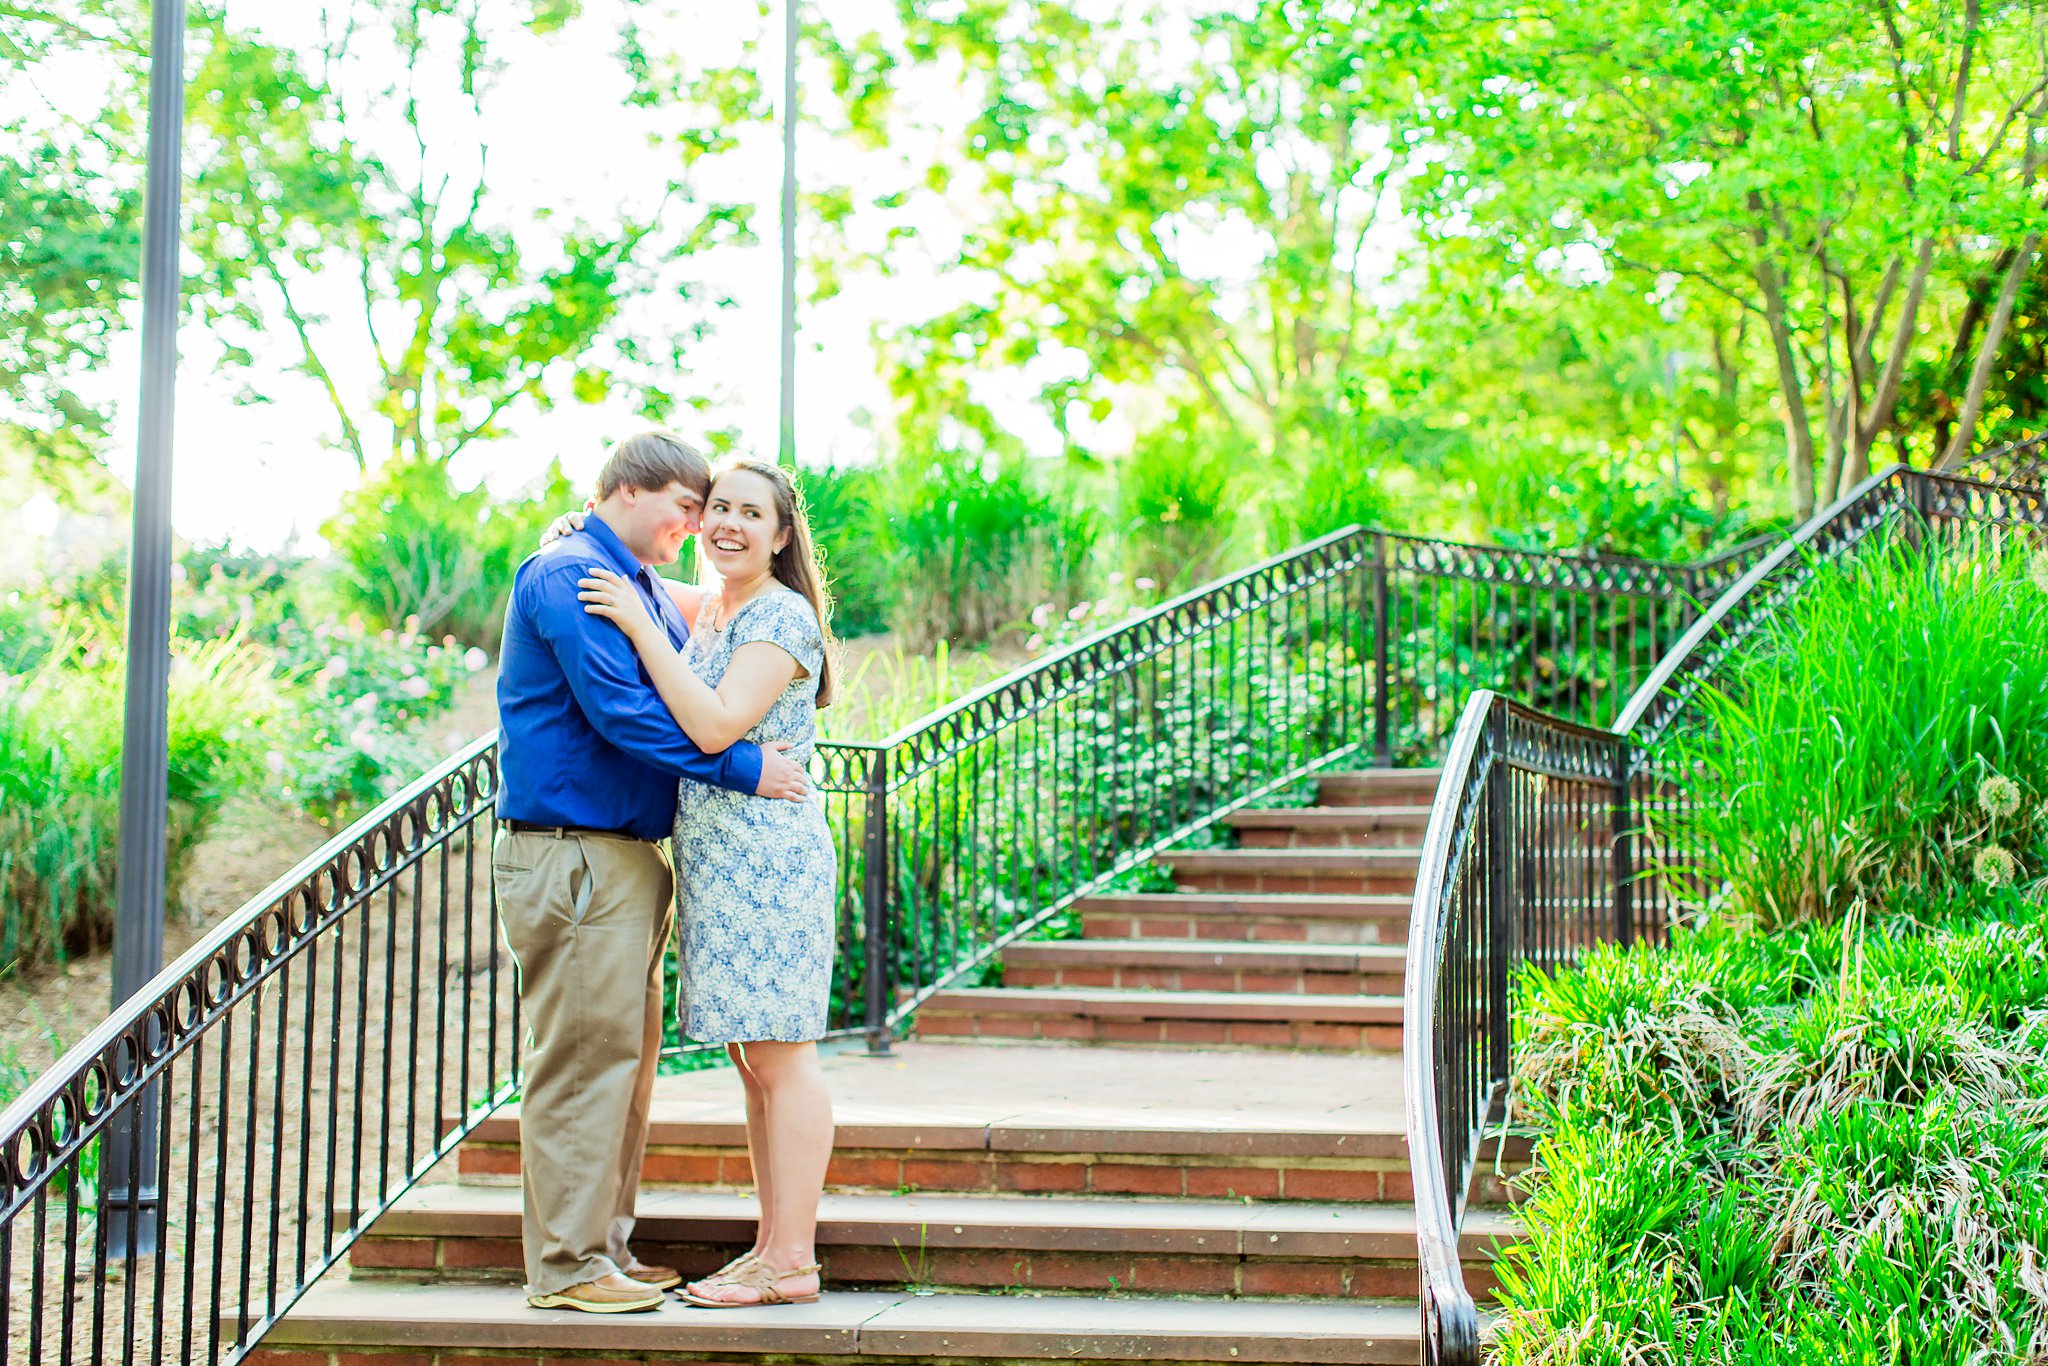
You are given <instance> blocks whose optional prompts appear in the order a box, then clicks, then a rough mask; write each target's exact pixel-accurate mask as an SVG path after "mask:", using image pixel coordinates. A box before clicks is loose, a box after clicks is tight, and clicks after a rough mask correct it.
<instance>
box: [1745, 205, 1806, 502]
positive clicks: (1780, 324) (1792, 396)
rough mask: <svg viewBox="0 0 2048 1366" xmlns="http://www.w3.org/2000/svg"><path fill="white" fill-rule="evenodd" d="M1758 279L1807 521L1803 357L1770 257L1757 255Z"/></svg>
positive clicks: (1794, 482) (1795, 495)
mask: <svg viewBox="0 0 2048 1366" xmlns="http://www.w3.org/2000/svg"><path fill="white" fill-rule="evenodd" d="M1760 235H1761V234H1759V236H1760ZM1758 245H1759V246H1761V245H1762V243H1761V242H1759V244H1758ZM1756 282H1757V285H1758V286H1759V287H1760V288H1761V289H1762V290H1763V294H1764V320H1765V321H1766V322H1767V323H1769V324H1770V329H1771V352H1772V354H1773V355H1774V356H1775V357H1776V358H1777V363H1778V397H1779V398H1780V399H1781V400H1783V402H1784V405H1785V407H1784V414H1785V461H1786V465H1787V467H1788V468H1787V475H1788V482H1789V484H1790V486H1791V489H1792V515H1793V516H1795V517H1797V518H1798V519H1799V520H1800V521H1802V522H1803V521H1805V520H1806V519H1807V518H1809V517H1811V516H1813V496H1814V488H1813V424H1812V422H1811V421H1810V420H1809V419H1808V418H1807V415H1806V391H1805V387H1804V386H1803V385H1802V384H1801V383H1800V380H1799V358H1798V357H1797V356H1796V355H1794V354H1793V351H1792V326H1791V324H1790V323H1789V322H1788V321H1787V320H1786V317H1785V291H1784V290H1783V288H1781V287H1780V285H1779V283H1778V269H1777V267H1776V266H1775V265H1773V264H1772V262H1771V259H1770V257H1768V256H1764V255H1759V256H1758V257H1757V262H1756Z"/></svg>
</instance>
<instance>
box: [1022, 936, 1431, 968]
mask: <svg viewBox="0 0 2048 1366" xmlns="http://www.w3.org/2000/svg"><path fill="white" fill-rule="evenodd" d="M1407 956H1408V951H1407V949H1406V948H1404V947H1402V946H1400V945H1392V944H1309V943H1300V944H1296V943H1281V944H1275V943H1273V942H1271V941H1265V942H1261V941H1259V940H1252V939H1244V940H1233V939H1041V940H1026V941H1023V942H1020V943H1015V944H1011V945H1010V946H1009V947H1008V948H1005V949H1004V950H1003V964H1004V966H1005V967H1033V968H1042V967H1094V966H1097V965H1098V963H1097V960H1099V959H1104V958H1108V959H1113V960H1115V964H1116V966H1119V967H1175V968H1191V969H1203V968H1207V969H1210V970H1214V971H1228V970H1239V971H1246V972H1343V973H1386V972H1399V971H1401V970H1402V969H1403V968H1404V967H1405V966H1406V964H1407Z"/></svg>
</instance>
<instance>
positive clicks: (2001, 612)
mask: <svg viewBox="0 0 2048 1366" xmlns="http://www.w3.org/2000/svg"><path fill="white" fill-rule="evenodd" d="M1814 574H1815V577H1814V580H1813V582H1812V583H1811V584H1810V585H1809V586H1808V588H1807V590H1806V592H1805V593H1804V595H1803V596H1802V597H1801V598H1800V599H1799V600H1798V601H1797V602H1796V603H1795V604H1794V605H1793V606H1792V607H1791V609H1790V610H1788V611H1787V612H1785V613H1784V614H1783V615H1782V617H1781V618H1780V619H1777V620H1775V621H1773V622H1772V623H1770V624H1768V625H1767V626H1766V627H1765V628H1764V629H1763V630H1762V632H1760V634H1759V637H1758V638H1757V639H1755V640H1753V641H1751V642H1749V643H1748V644H1747V645H1746V646H1745V653H1744V655H1743V656H1742V658H1741V659H1740V660H1739V661H1738V662H1737V663H1736V664H1735V665H1734V666H1733V667H1732V668H1731V670H1730V671H1729V672H1728V673H1727V674H1726V675H1725V676H1724V677H1722V678H1721V679H1719V680H1718V686H1717V687H1714V688H1711V689H1709V690H1707V691H1706V692H1705V693H1704V694H1703V703H1702V710H1703V713H1704V724H1703V725H1701V726H1700V727H1698V728H1697V729H1694V730H1692V731H1689V732H1687V733H1684V734H1681V735H1679V736H1677V737H1675V738H1674V739H1673V740H1672V741H1671V742H1670V744H1669V745H1668V747H1667V750H1666V752H1665V753H1664V754H1663V755H1662V756H1661V758H1662V760H1663V762H1664V764H1665V766H1666V768H1667V769H1668V770H1669V771H1672V772H1676V773H1683V774H1686V775H1687V776H1688V787H1689V788H1690V790H1691V792H1692V795H1693V797H1694V798H1695V800H1694V802H1693V803H1692V804H1691V805H1690V806H1689V807H1688V808H1687V809H1685V810H1684V811H1682V812H1679V813H1677V814H1675V815H1673V816H1670V817H1667V818H1666V819H1667V820H1669V821H1671V822H1672V823H1673V824H1674V825H1676V826H1677V827H1678V828H1677V829H1674V830H1673V831H1672V832H1671V833H1672V835H1673V837H1674V838H1675V839H1676V840H1677V841H1678V843H1677V846H1676V847H1697V848H1699V849H1700V850H1701V851H1702V854H1703V862H1704V872H1705V873H1706V874H1707V877H1706V879H1705V880H1706V883H1707V885H1710V886H1715V887H1723V888H1725V904H1726V906H1727V907H1728V909H1729V910H1730V911H1731V912H1732V913H1733V914H1735V915H1736V916H1738V917H1741V918H1746V919H1747V920H1749V921H1751V922H1752V923H1754V924H1755V925H1756V926H1758V927H1759V928H1763V929H1771V928H1774V927H1777V926H1781V925H1786V924H1791V923H1795V922H1798V921H1802V920H1823V921H1831V920H1834V919H1835V918H1837V917H1839V916H1841V915H1842V914H1844V913H1845V912H1846V911H1847V910H1848V908H1849V907H1850V906H1851V905H1852V904H1853V903H1855V902H1856V901H1858V900H1859V899H1861V900H1864V901H1866V902H1868V903H1870V904H1872V905H1874V906H1878V907H1882V906H1883V905H1884V903H1885V902H1886V900H1887V898H1889V897H1891V896H1892V895H1894V894H1895V893H1896V892H1898V891H1899V890H1900V889H1904V888H1910V887H1919V886H1930V885H1939V884H1945V883H1951V882H1957V881H1974V882H1977V883H1979V884H1982V885H1983V886H1986V887H1998V886H2005V885H2016V886H2021V887H2026V886H2029V885H2032V884H2034V883H2037V882H2039V881H2041V880H2042V879H2043V877H2044V876H2048V817H2044V815H2043V811H2044V803H2048V611H2043V610H2042V607H2041V598H2040V593H2039V590H2038V589H2037V588H2036V586H2035V585H2034V584H2033V583H2031V582H2030V581H2029V575H2030V566H2029V559H2028V557H2027V556H2026V555H2024V554H2021V553H2017V552H2014V553H2007V554H2004V555H1998V554H1991V553H1986V554H1981V555H1972V554H1951V555H1948V556H1946V557H1936V556H1931V555H1930V554H1929V553H1927V552H1923V551H1921V550H1917V549H1914V548H1912V547H1910V546H1907V545H1903V544H1901V545H1896V546H1892V547H1890V548H1887V549H1883V550H1878V551H1872V552H1869V553H1866V554H1865V555H1864V556H1863V557H1861V558H1860V559H1857V560H1855V561H1853V562H1851V563H1849V564H1848V565H1846V566H1838V565H1823V566H1819V567H1817V568H1816V569H1815V571H1814Z"/></svg>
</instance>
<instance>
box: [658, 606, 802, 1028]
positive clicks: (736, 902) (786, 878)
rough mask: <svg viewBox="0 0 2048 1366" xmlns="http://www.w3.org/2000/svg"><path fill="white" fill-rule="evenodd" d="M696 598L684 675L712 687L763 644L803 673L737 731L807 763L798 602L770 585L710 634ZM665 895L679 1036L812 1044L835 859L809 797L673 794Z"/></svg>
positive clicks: (690, 788) (694, 788)
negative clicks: (675, 959) (670, 907)
mask: <svg viewBox="0 0 2048 1366" xmlns="http://www.w3.org/2000/svg"><path fill="white" fill-rule="evenodd" d="M717 603H718V598H717V596H716V594H712V593H707V594H706V595H705V603H704V608H703V610H702V612H701V613H700V614H699V617H698V626H697V628H696V629H695V630H694V631H692V632H691V634H690V641H689V644H688V645H687V646H686V647H684V658H685V659H686V660H687V661H688V662H689V665H690V668H691V670H692V671H693V672H695V673H696V675H697V676H698V677H699V678H701V679H703V680H704V681H705V682H706V683H708V684H710V685H711V686H712V687H714V688H716V687H717V686H718V684H719V680H721V679H723V678H724V677H725V671H726V669H727V668H728V667H729V666H730V665H731V663H732V656H733V651H735V650H737V649H738V648H739V647H740V646H742V645H745V644H748V643H750V642H753V641H768V642H769V643H771V644H773V645H776V646H779V647H780V648H782V649H784V650H786V651H788V652H789V654H790V655H791V657H793V658H794V659H795V660H796V661H797V662H798V663H799V664H801V665H803V667H804V668H805V669H806V670H807V671H808V672H807V673H806V674H805V676H803V677H801V678H798V679H795V680H793V681H792V682H791V683H790V685H789V687H788V688H786V689H784V690H783V693H782V696H780V697H778V698H776V699H775V704H774V705H773V706H771V707H770V708H768V714H767V715H766V716H763V717H762V718H761V720H760V723H759V724H758V725H756V726H755V727H754V728H753V729H752V730H750V731H748V732H747V734H746V738H747V739H749V740H752V741H754V742H755V743H757V744H766V743H768V742H769V741H771V740H787V741H788V742H789V744H790V748H789V757H790V759H791V760H793V761H794V762H796V763H798V764H808V763H809V762H810V758H811V751H812V749H813V748H814V747H815V745H816V742H817V735H818V730H817V715H818V712H817V695H818V671H819V669H820V668H821V667H822V666H823V664H824V658H825V638H824V632H823V631H822V630H821V629H820V628H819V625H818V618H817V616H816V614H815V613H813V612H812V611H811V605H810V603H808V602H806V601H805V600H804V598H803V596H802V595H801V594H798V593H795V592H792V591H791V590H790V589H788V588H786V587H784V586H783V585H781V584H779V583H773V582H771V583H770V584H769V585H768V587H766V588H764V589H763V590H762V591H761V592H760V593H759V594H757V595H756V596H755V597H753V598H752V599H750V600H749V601H747V602H746V603H744V604H743V605H742V606H741V607H740V609H739V611H737V612H735V613H734V614H733V618H732V620H731V621H729V622H726V623H725V624H724V626H723V627H713V626H711V625H710V624H709V623H710V621H711V614H712V613H713V612H714V611H715V610H716V607H717ZM675 863H676V885H677V887H678V889H679V891H680V900H681V903H682V927H683V928H682V939H683V943H682V964H683V991H682V1032H683V1034H684V1035H685V1036H686V1037H688V1038H692V1039H696V1040H698V1041H699V1042H702V1043H745V1042H750V1041H753V1040H757V1039H773V1040H777V1041H780V1042H784V1043H798V1042H802V1041H805V1040H810V1039H818V1038H822V1037H824V1034H825V1016H826V1009H827V1004H828V998H829V995H830V992H831V988H832V950H833V943H834V935H833V923H834V916H833V906H832V883H833V874H834V873H835V872H836V871H837V868H838V859H837V858H836V856H835V855H834V853H833V849H832V832H831V830H830V829H829V828H828V827H827V826H826V824H825V807H824V802H823V799H822V798H820V797H819V796H818V794H817V793H816V792H815V791H813V792H812V794H811V797H810V800H808V801H805V802H802V803H797V802H786V801H771V800H769V799H767V798H764V797H755V796H749V795H746V794H743V793H738V792H728V791H726V790H724V789H722V788H716V787H709V786H706V785H705V784H703V783H698V782H692V781H690V780H688V779H684V780H683V782H682V786H681V789H680V791H679V793H678V794H677V802H676V828H675Z"/></svg>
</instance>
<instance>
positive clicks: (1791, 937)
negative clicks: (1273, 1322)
mask: <svg viewBox="0 0 2048 1366" xmlns="http://www.w3.org/2000/svg"><path fill="white" fill-rule="evenodd" d="M1998 549H1999V546H1998V543H1996V542H1990V543H1979V542H1973V541H1962V542H1959V543H1955V544H1951V545H1949V546H1947V547H1946V553H1944V554H1941V555H1938V556H1936V555H1930V554H1928V553H1926V552H1923V551H1922V550H1920V549H1918V548H1915V547H1913V546H1911V545H1907V544H1900V545H1894V546H1891V547H1879V548H1876V549H1874V550H1871V551H1867V552H1866V553H1865V554H1864V555H1863V557H1862V558H1861V559H1859V560H1857V561H1855V562H1853V563H1851V564H1849V565H1847V566H1845V567H1830V566H1819V567H1816V570H1815V579H1814V581H1813V582H1811V583H1810V584H1809V585H1808V586H1807V587H1806V590H1805V592H1804V594H1803V595H1802V596H1801V597H1800V598H1799V599H1798V601H1797V602H1796V603H1795V604H1794V605H1793V606H1792V607H1791V608H1790V610H1789V611H1788V612H1787V614H1786V618H1785V620H1784V621H1783V622H1781V623H1779V624H1778V625H1776V626H1775V627H1773V628H1771V629H1770V630H1769V631H1768V632H1767V633H1764V634H1761V635H1759V636H1758V637H1756V638H1753V639H1752V640H1750V641H1748V642H1746V643H1745V648H1744V651H1743V652H1742V653H1741V654H1740V655H1739V657H1738V658H1737V661H1736V662H1735V664H1734V665H1733V666H1732V668H1731V669H1730V671H1729V673H1728V675H1727V676H1726V677H1725V678H1724V679H1723V680H1722V682H1723V684H1724V687H1723V688H1722V690H1721V691H1719V692H1717V693H1715V694H1714V695H1713V698H1712V704H1711V706H1710V708H1709V711H1710V716H1709V724H1708V725H1707V726H1706V727H1705V728H1704V729H1702V730H1700V731H1698V732H1696V733H1693V734H1689V735H1685V736H1683V737H1680V738H1679V739H1678V740H1677V741H1676V742H1675V743H1674V745H1673V747H1672V751H1671V752H1670V753H1669V754H1668V755H1667V756H1665V757H1666V759H1667V761H1668V762H1669V764H1670V770H1669V771H1674V772H1678V773H1682V774H1684V775H1685V777H1686V782H1687V787H1688V790H1689V792H1690V794H1691V797H1692V799H1693V807H1694V810H1693V814H1692V815H1690V816H1689V817H1687V818H1686V821H1685V830H1684V831H1683V832H1681V838H1689V839H1693V840H1695V841H1696V843H1695V844H1694V845H1693V846H1692V847H1696V848H1703V849H1704V850H1705V853H1706V859H1707V863H1708V865H1709V867H1708V881H1709V883H1710V884H1713V883H1718V882H1719V881H1721V880H1722V879H1724V878H1725V879H1727V881H1728V883H1729V887H1728V895H1727V897H1726V901H1725V906H1726V909H1727V912H1728V913H1727V914H1723V915H1719V916H1715V917H1713V918H1711V919H1708V920H1706V921H1704V922H1702V923H1701V924H1699V925H1697V926H1696V927H1693V928H1687V929H1680V930H1678V931H1676V932H1675V933H1674V935H1673V937H1672V940H1671V942H1670V943H1669V944H1668V945H1644V946H1637V947H1631V948H1629V949H1621V948H1616V947H1613V946H1608V947H1603V948H1599V949H1595V950H1593V951H1591V952H1589V953H1587V954H1586V955H1585V956H1584V957H1583V958H1582V959H1581V960H1580V961H1579V962H1578V963H1577V964H1575V965H1573V966H1571V967H1569V968H1565V969H1562V970H1559V971H1556V972H1554V973H1552V972H1544V971H1540V970H1537V969H1535V968H1530V969H1527V970H1525V971H1524V972H1523V973H1522V974H1521V976H1520V977H1519V978H1518V980H1517V982H1516V984H1515V988H1514V990H1515V1008H1514V1018H1515V1021H1516V1038H1515V1050H1516V1068H1517V1073H1518V1083H1517V1088H1516V1101H1517V1105H1518V1107H1519V1108H1520V1111H1521V1118H1522V1119H1523V1120H1524V1121H1526V1122H1527V1123H1528V1124H1530V1125H1531V1126H1533V1128H1534V1129H1535V1131H1536V1133H1537V1135H1538V1142H1537V1145H1536V1152H1535V1165H1534V1167H1533V1169H1532V1171H1531V1174H1530V1176H1529V1178H1528V1186H1529V1192H1530V1195H1529V1199H1528V1201H1527V1203H1525V1204H1524V1205H1523V1206H1522V1207H1521V1214H1522V1223H1523V1226H1524V1229H1525V1232H1526V1238H1525V1240H1524V1242H1523V1243H1522V1245H1521V1246H1519V1247H1518V1248H1516V1249H1514V1250H1512V1251H1511V1253H1510V1254H1509V1256H1508V1258H1507V1260H1506V1263H1505V1266H1504V1268H1503V1270H1502V1274H1501V1281H1502V1287H1503V1290H1502V1313H1501V1317H1500V1319H1499V1321H1498V1332H1497V1334H1496V1337H1495V1340H1494V1344H1493V1355H1494V1359H1495V1360H1497V1361H1499V1362H1502V1363H1509V1364H1512V1366H1521V1364H1522V1363H1530V1364H1531V1366H1533V1363H1538V1362H1551V1361H1557V1360H1565V1359H1569V1360H1573V1361H1599V1362H1614V1363H1616V1364H1617V1366H1619V1364H1620V1363H1623V1362H1637V1361H1644V1360H1666V1361H1679V1362H1698V1363H1715V1364H1716V1366H1721V1364H1723V1363H1725V1366H1737V1363H1745V1364H1746V1363H1751V1362H1771V1363H1785V1364H1786V1366H1792V1364H1793V1363H1797V1366H1819V1364H1820V1363H1824V1362H1825V1363H1832V1362H1837V1361H1843V1360H1849V1361H1856V1362H1871V1363H1876V1362H1883V1363H1888V1364H1889V1363H1903V1362H1911V1363H1928V1366H1933V1363H1954V1362H1961V1361H1998V1362H2008V1361H2009V1362H2013V1363H2019V1362H2025V1361H2030V1360H2033V1359H2035V1358H2036V1357H2037V1356H2038V1355H2039V1353H2040V1352H2041V1350H2042V1349H2043V1347H2044V1346H2048V1296H2044V1295H2043V1294H2042V1290H2041V1282H2040V1276H2039V1259H2040V1256H2041V1254H2042V1250H2043V1248H2044V1247H2048V1241H2044V1240H2048V1130H2044V1129H2043V1126H2042V1125H2041V1123H2040V1116H2041V1115H2043V1114H2044V1113H2048V1027H2044V1025H2043V1018H2044V1016H2043V1010H2044V1007H2048V947H2044V946H2048V901H2044V899H2043V896H2042V892H2043V890H2044V888H2048V878H2044V877H2043V876H2042V872H2043V862H2042V855H2043V853H2044V852H2048V850H2044V847H2043V841H2042V834H2043V830H2042V827H2043V824H2044V823H2048V811H2044V810H2043V808H2042V802H2041V799H2040V793H2041V791H2042V788H2041V786H2040V785H2041V783H2042V781H2043V778H2044V776H2048V775H2044V773H2043V767H2044V764H2048V749H2044V744H2048V741H2044V739H2043V735H2044V726H2043V722H2044V720H2048V716H2044V715H2043V714H2042V709H2043V708H2044V707H2048V693H2044V683H2048V680H2044V679H2043V677H2042V670H2043V669H2048V612H2044V611H2043V610H2042V604H2041V594H2042V592H2043V590H2044V587H2048V585H2044V584H2042V583H2039V582H2036V581H2035V579H2037V578H2039V577H2041V576H2039V575H2038V574H2030V572H2029V571H2030V568H2031V566H2030V565H2029V563H2028V560H2027V558H2026V556H2025V553H2024V551H2007V552H2006V553H2004V554H2002V555H2001V554H2000V553H1998ZM1994 841H2003V843H2002V844H2001V845H1999V847H2001V848H2004V849H2006V850H2007V851H2008V852H2009V854H2010V855H2011V858H2012V866H2011V867H2010V868H2006V867H2003V866H2001V868H2000V869H1999V876H1996V877H1986V876H1984V875H1983V873H1984V863H1983V858H1982V852H1983V850H1984V849H1985V848H1986V847H1988V846H1989V845H1990V844H1991V843H1992V842H1994ZM1759 927H1761V928H1759Z"/></svg>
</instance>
